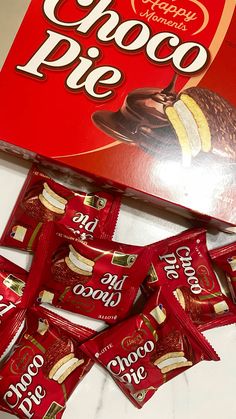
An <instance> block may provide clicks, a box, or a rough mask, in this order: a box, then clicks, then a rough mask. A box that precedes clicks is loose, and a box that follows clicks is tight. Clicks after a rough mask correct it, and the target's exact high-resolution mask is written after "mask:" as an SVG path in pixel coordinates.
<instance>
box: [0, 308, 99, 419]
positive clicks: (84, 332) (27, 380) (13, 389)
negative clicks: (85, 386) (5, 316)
mask: <svg viewBox="0 0 236 419" xmlns="http://www.w3.org/2000/svg"><path fill="white" fill-rule="evenodd" d="M22 321H23V330H22V332H21V335H20V336H19V337H18V339H17V341H16V342H15V344H14V345H13V346H12V345H11V347H10V348H9V351H8V353H6V354H5V357H4V360H3V361H2V362H1V366H0V397H1V407H2V408H3V409H4V410H6V411H9V412H10V413H11V414H15V415H16V416H17V417H19V418H22V419H23V418H24V419H25V418H29V419H30V418H35V419H47V418H55V419H59V418H61V417H62V414H63V412H64V409H65V406H66V402H67V400H68V399H69V397H70V395H71V394H72V392H73V390H74V389H75V387H76V386H77V385H78V384H79V382H80V381H81V380H82V378H83V377H84V376H85V375H86V374H87V373H88V371H89V370H90V369H91V367H92V365H93V361H92V360H91V359H90V358H89V357H88V356H87V355H86V354H85V353H83V352H82V351H81V349H80V348H79V346H80V344H81V342H84V341H86V340H87V339H88V338H90V337H91V336H94V334H95V332H94V331H92V330H90V329H87V328H85V327H82V326H79V325H74V324H73V323H71V322H69V321H68V320H65V319H63V318H61V317H60V316H58V315H56V314H54V313H52V312H50V311H48V310H46V309H44V308H42V307H33V308H31V309H29V310H28V311H27V313H26V314H24V315H22V314H21V313H20V312H19V315H18V316H17V317H15V319H14V321H13V322H10V323H9V327H10V328H12V329H14V330H15V331H17V330H18V329H19V328H21V327H22ZM7 341H8V342H9V343H10V336H9V333H7V332H6V333H5V336H4V339H3V340H1V343H0V349H1V355H2V349H3V344H5V346H6V343H7Z"/></svg>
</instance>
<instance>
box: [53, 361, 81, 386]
mask: <svg viewBox="0 0 236 419" xmlns="http://www.w3.org/2000/svg"><path fill="white" fill-rule="evenodd" d="M83 362H84V360H83V359H82V360H80V361H79V360H78V359H77V358H72V359H69V360H68V361H67V362H66V363H65V364H63V365H62V366H61V367H60V368H58V370H57V371H56V373H55V374H54V375H53V377H52V379H53V380H54V381H58V382H59V381H60V382H62V381H61V380H63V378H64V379H65V378H66V377H68V375H69V374H71V373H72V372H73V371H74V370H75V369H76V368H77V367H79V365H81V364H83ZM67 371H68V374H66V376H65V377H63V376H64V375H65V373H66V372H67ZM63 381H64V380H63Z"/></svg>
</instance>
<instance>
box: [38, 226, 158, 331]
mask: <svg viewBox="0 0 236 419" xmlns="http://www.w3.org/2000/svg"><path fill="white" fill-rule="evenodd" d="M150 263H151V251H150V249H149V248H148V247H140V246H131V245H127V244H121V243H116V242H111V241H108V240H101V239H94V240H88V241H81V240H80V239H78V238H77V237H76V236H75V235H74V234H73V233H72V232H71V231H70V230H69V229H67V228H66V227H64V226H62V225H60V224H57V223H53V222H51V223H48V224H47V225H45V226H44V227H43V230H42V234H41V236H40V239H39V243H38V248H37V251H36V254H35V258H34V261H33V265H32V269H31V271H30V278H34V281H35V283H37V284H39V292H38V300H39V301H40V302H44V303H49V304H52V305H54V306H56V307H60V308H63V309H65V310H69V311H72V312H75V313H78V314H82V315H86V316H89V317H92V318H95V319H99V320H104V321H105V322H107V323H115V322H117V321H119V320H121V319H124V318H125V317H126V316H127V315H128V314H129V312H130V310H131V308H132V304H133V302H134V299H135V297H136V295H137V293H138V290H139V286H140V284H141V282H142V281H143V278H145V276H146V275H147V273H148V270H149V267H150Z"/></svg>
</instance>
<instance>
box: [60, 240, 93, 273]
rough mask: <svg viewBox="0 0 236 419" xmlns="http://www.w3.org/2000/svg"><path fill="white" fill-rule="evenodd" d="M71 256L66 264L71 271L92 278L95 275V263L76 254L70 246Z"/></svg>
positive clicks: (67, 258)
mask: <svg viewBox="0 0 236 419" xmlns="http://www.w3.org/2000/svg"><path fill="white" fill-rule="evenodd" d="M69 248H70V253H69V256H68V257H66V258H65V262H66V264H67V266H68V267H69V269H71V270H72V271H74V272H76V273H79V274H81V275H86V276H91V275H92V273H93V267H94V261H93V260H90V259H87V258H85V257H84V256H82V255H81V254H80V253H78V252H76V250H75V249H74V248H73V246H71V245H70V246H69Z"/></svg>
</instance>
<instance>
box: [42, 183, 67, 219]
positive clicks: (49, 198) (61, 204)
mask: <svg viewBox="0 0 236 419" xmlns="http://www.w3.org/2000/svg"><path fill="white" fill-rule="evenodd" d="M43 187H44V188H43V191H42V193H41V194H40V195H39V200H40V202H41V204H43V205H44V207H46V208H47V209H49V210H50V211H52V212H55V213H56V214H65V209H66V205H67V203H68V201H67V200H66V199H64V198H62V197H61V196H60V195H58V194H56V193H55V192H54V191H53V190H52V189H51V188H50V187H49V185H48V184H47V183H46V182H45V183H44V184H43Z"/></svg>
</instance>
